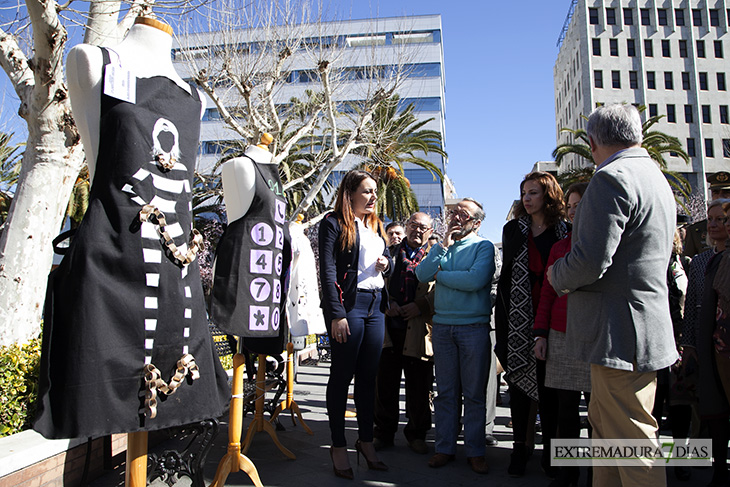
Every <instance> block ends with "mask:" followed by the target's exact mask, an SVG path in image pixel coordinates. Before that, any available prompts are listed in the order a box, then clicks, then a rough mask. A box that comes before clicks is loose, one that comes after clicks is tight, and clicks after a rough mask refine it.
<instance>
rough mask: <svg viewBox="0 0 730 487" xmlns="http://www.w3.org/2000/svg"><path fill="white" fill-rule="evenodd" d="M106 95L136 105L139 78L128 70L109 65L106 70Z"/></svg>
mask: <svg viewBox="0 0 730 487" xmlns="http://www.w3.org/2000/svg"><path fill="white" fill-rule="evenodd" d="M104 94H105V95H107V96H111V97H112V98H116V99H117V100H122V101H126V102H129V103H136V101H137V77H136V76H134V75H133V74H132V72H131V71H129V70H128V69H124V68H123V67H121V66H118V65H114V64H107V65H106V69H105V70H104Z"/></svg>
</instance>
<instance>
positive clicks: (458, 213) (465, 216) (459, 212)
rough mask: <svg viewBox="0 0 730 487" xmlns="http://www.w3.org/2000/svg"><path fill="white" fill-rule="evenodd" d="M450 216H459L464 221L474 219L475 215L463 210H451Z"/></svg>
mask: <svg viewBox="0 0 730 487" xmlns="http://www.w3.org/2000/svg"><path fill="white" fill-rule="evenodd" d="M449 218H458V219H459V220H461V221H462V222H464V223H466V222H469V221H471V220H473V219H474V217H473V216H471V215H470V214H469V213H467V212H465V211H463V210H449Z"/></svg>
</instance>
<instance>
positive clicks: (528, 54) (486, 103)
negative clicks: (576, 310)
mask: <svg viewBox="0 0 730 487" xmlns="http://www.w3.org/2000/svg"><path fill="white" fill-rule="evenodd" d="M569 6H570V0H548V1H545V0H523V1H520V2H510V1H500V2H496V1H482V2H464V1H458V0H457V1H455V2H453V3H451V2H443V1H440V2H436V1H434V0H418V1H414V0H389V1H385V2H381V3H380V6H379V7H376V6H374V5H371V6H368V5H367V2H361V3H360V4H357V5H355V4H353V7H352V11H351V12H352V14H351V17H352V18H367V17H370V16H376V15H377V16H378V17H391V16H398V15H422V14H441V22H442V28H443V37H442V39H443V46H444V58H445V63H446V69H445V72H446V150H447V152H448V154H449V161H450V162H449V166H448V167H447V174H448V175H449V177H450V178H451V179H452V180H453V181H454V183H455V185H456V190H457V192H458V195H459V196H460V197H465V196H470V197H472V198H475V199H476V200H478V201H480V202H481V203H482V204H483V205H484V209H485V212H486V214H487V218H486V221H485V222H484V223H483V224H482V229H481V232H480V233H481V234H482V235H483V236H484V237H486V238H488V239H490V240H492V241H494V242H498V241H501V239H502V226H503V225H504V223H505V218H506V215H507V212H508V211H509V208H510V205H511V204H512V201H513V200H514V199H516V198H518V197H519V184H520V181H521V180H522V177H523V176H524V175H525V174H527V173H528V172H530V170H531V169H532V166H533V164H534V163H535V162H536V161H549V160H552V157H550V154H551V153H552V151H553V149H554V148H555V102H554V96H553V66H554V64H555V60H556V58H557V55H558V48H557V46H556V43H557V39H558V35H559V34H560V30H561V29H562V26H563V22H564V20H565V17H566V14H567V13H568V7H569ZM342 16H343V17H346V18H347V17H349V15H347V12H346V11H345V10H344V9H343V12H342Z"/></svg>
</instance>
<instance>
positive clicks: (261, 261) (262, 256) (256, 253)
mask: <svg viewBox="0 0 730 487" xmlns="http://www.w3.org/2000/svg"><path fill="white" fill-rule="evenodd" d="M273 259H274V255H273V252H272V251H271V250H251V260H250V262H249V268H250V270H251V273H252V274H271V268H272V264H273Z"/></svg>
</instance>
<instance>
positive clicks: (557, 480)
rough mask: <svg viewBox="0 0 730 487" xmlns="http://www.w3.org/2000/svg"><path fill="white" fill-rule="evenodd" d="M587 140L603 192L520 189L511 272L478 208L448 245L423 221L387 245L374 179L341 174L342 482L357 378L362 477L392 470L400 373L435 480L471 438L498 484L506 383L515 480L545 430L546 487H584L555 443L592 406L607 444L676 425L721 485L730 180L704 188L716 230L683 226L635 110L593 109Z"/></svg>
mask: <svg viewBox="0 0 730 487" xmlns="http://www.w3.org/2000/svg"><path fill="white" fill-rule="evenodd" d="M586 131H587V134H588V140H589V142H590V148H591V153H592V156H593V160H594V162H595V163H596V172H595V175H594V176H593V178H592V179H591V181H590V182H583V183H576V184H573V185H571V186H570V187H568V188H567V190H566V191H565V192H563V190H562V189H561V187H560V185H559V184H558V182H557V180H556V179H555V177H553V176H552V175H550V174H548V173H545V172H539V171H538V172H532V173H530V174H528V175H526V176H525V178H524V180H523V181H522V182H521V184H520V187H519V190H520V193H519V194H520V198H519V200H518V201H516V203H515V205H514V207H513V211H512V215H513V218H512V219H511V220H510V221H508V222H507V223H506V225H505V226H504V229H503V235H502V249H501V250H502V252H501V259H500V253H499V252H498V251H496V250H495V246H494V245H493V244H492V243H491V242H490V241H488V240H486V239H484V238H482V237H481V236H479V234H478V232H479V228H480V226H481V224H482V222H483V220H484V218H485V211H484V208H483V207H482V205H481V204H480V203H479V202H478V201H476V200H474V199H471V198H464V199H462V200H461V201H460V202H459V203H458V204H457V205H455V207H454V208H453V209H451V211H450V212H449V213H448V215H447V218H446V221H445V224H446V230H445V231H444V232H443V236H441V237H439V236H437V235H436V234H435V232H434V222H433V220H432V217H431V216H429V215H428V214H426V213H421V212H416V213H414V214H413V215H411V217H410V218H409V219H408V220H407V221H406V222H404V223H401V222H393V223H390V224H389V225H388V226H387V227H385V228H384V227H383V223H382V221H381V219H380V218H379V217H378V215H377V212H376V199H377V181H376V179H375V177H373V176H372V175H371V174H369V173H367V172H365V171H360V170H353V171H350V172H349V173H347V174H346V175H345V177H344V178H343V180H342V182H341V184H340V186H339V189H338V193H337V198H336V204H335V209H334V211H333V212H332V213H330V214H328V215H327V216H326V217H325V218H324V220H323V221H322V223H321V224H320V230H319V255H320V280H321V286H322V296H323V298H322V307H323V310H324V314H325V318H326V323H327V328H328V332H329V335H330V340H331V360H332V362H331V372H330V378H329V382H328V385H327V411H328V415H329V424H330V431H331V450H330V452H331V456H332V465H333V470H334V474H335V475H336V476H338V477H342V478H346V479H352V478H354V473H353V470H352V467H351V465H350V462H349V459H348V455H347V440H346V437H345V406H346V402H347V398H348V387H349V385H350V383H351V381H352V379H353V378H354V379H355V388H354V400H355V405H356V409H357V425H358V429H357V432H358V439H357V441H356V442H355V449H356V451H357V455H358V462H359V457H360V455H362V456H363V457H364V458H365V461H366V463H367V466H368V468H369V469H373V470H382V471H386V470H388V466H387V465H386V463H385V462H384V461H382V460H381V458H380V456H381V455H383V453H382V452H383V450H386V449H387V448H388V447H390V446H392V445H393V444H394V441H395V436H396V433H397V430H398V425H399V417H400V413H401V411H399V390H400V383H401V376H402V375H404V376H405V417H406V418H407V424H406V425H405V427H404V428H403V434H404V435H405V438H406V440H407V443H408V446H409V447H410V448H411V450H413V451H414V452H415V453H418V454H428V453H429V451H430V450H429V446H428V445H427V443H426V435H427V432H428V431H429V430H430V429H431V427H432V426H433V427H434V429H435V431H434V439H435V442H434V451H433V454H432V456H431V457H430V458H429V460H428V465H429V466H430V467H433V468H439V467H442V466H444V465H446V464H448V463H449V462H452V461H454V460H455V459H456V454H457V437H458V435H459V434H460V432H461V431H462V430H463V439H464V442H463V444H464V452H465V454H466V460H467V464H468V466H469V467H470V468H471V469H472V470H473V471H475V472H477V473H480V474H485V473H487V472H488V471H489V463H488V458H487V457H488V455H487V454H486V446H487V444H493V442H494V441H496V440H493V438H492V437H491V436H488V435H487V434H486V433H488V432H489V431H490V430H489V428H488V424H489V423H490V422H491V420H492V419H490V414H491V418H493V409H494V406H495V404H494V403H495V393H494V391H495V390H496V387H494V384H495V382H497V383H498V381H499V379H498V375H497V369H498V368H501V369H502V370H504V380H505V381H506V382H507V384H508V388H509V389H508V392H509V407H510V413H511V424H512V433H513V450H512V454H511V459H510V463H509V465H508V467H507V471H508V473H509V475H510V476H513V477H520V476H522V475H524V473H525V469H526V466H527V463H528V461H529V459H530V457H531V455H532V452H533V449H534V431H535V416H536V413H538V412H539V419H540V425H541V428H542V438H543V453H542V456H541V459H540V465H541V467H542V469H543V471H544V472H545V474H546V476H547V477H548V478H549V479H550V486H552V487H559V486H569V485H577V483H578V481H579V478H580V470H579V468H578V467H575V466H569V467H560V468H558V467H557V466H555V465H553V462H551V455H550V453H551V451H550V444H551V442H552V441H553V439H556V438H560V439H577V438H580V436H581V418H580V414H579V407H580V403H581V399H582V398H584V399H585V403H586V404H587V406H588V420H589V423H590V425H589V428H588V431H589V436H592V437H593V438H595V439H610V438H625V439H653V438H656V437H657V435H658V430H659V427H660V425H661V423H662V421H664V417H665V416H666V417H667V421H669V422H670V423H671V426H672V435H673V436H674V438H675V439H676V440H678V441H684V440H685V439H687V438H690V437H710V438H711V439H712V445H713V451H714V459H713V478H712V483H711V484H710V485H725V483H726V482H727V480H728V470H727V448H728V441H729V440H730V251H728V250H726V247H725V245H726V241H727V240H728V239H729V238H730V223H729V222H728V218H727V214H728V211H730V199H727V198H728V197H730V174H728V173H726V172H717V173H714V174H712V175H710V176H709V178H708V181H709V183H710V190H711V193H712V202H711V203H709V205H708V210H707V220H706V222H699V225H697V224H696V225H693V226H690V227H687V228H683V227H681V226H678V224H677V221H678V218H677V209H676V208H677V205H676V203H675V198H674V195H673V193H672V191H671V189H670V186H669V184H668V183H667V182H666V179H665V177H664V175H663V174H662V173H661V171H660V169H659V168H658V166H657V164H656V163H655V162H654V161H653V160H652V159H651V158H650V157H649V154H648V153H647V151H646V150H645V149H643V148H642V147H641V143H642V131H641V119H640V115H639V112H638V111H637V110H636V109H635V108H634V107H632V106H629V105H608V106H603V107H599V108H598V109H596V110H595V111H594V112H593V113H592V114H591V116H590V117H589V119H588V122H587V128H586ZM703 226H704V227H703ZM698 228H699V230H698ZM703 228H704V230H703ZM683 235H685V237H684V238H682V236H683ZM698 235H699V236H700V237H703V238H704V237H705V236H706V242H705V243H706V248H705V249H703V248H702V247H701V245H700V244H698V243H697V242H694V243H693V244H691V245H689V244H687V242H689V241H690V240H693V241H694V240H696V238H695V237H696V236H698ZM694 253H697V255H694ZM493 310H494V312H493ZM494 354H496V358H497V359H498V362H496V361H495V360H494V359H493V356H494ZM434 380H435V390H434ZM490 385H491V387H490ZM488 391H492V392H491V393H490V392H488ZM434 394H435V397H434V399H433V412H434V414H433V416H434V418H433V421H432V415H431V397H432V396H434ZM490 411H491V413H490ZM385 460H386V461H387V458H385ZM674 474H675V475H676V476H677V478H678V479H680V480H687V479H689V478H690V476H691V471H690V470H689V469H687V468H682V467H675V470H674ZM586 480H587V483H588V484H589V485H590V484H591V483H592V485H596V486H614V485H666V476H665V469H663V468H657V467H653V466H652V465H650V464H644V465H641V466H629V467H623V466H618V467H604V466H601V467H595V468H593V469H592V471H591V470H589V477H588V479H586Z"/></svg>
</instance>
